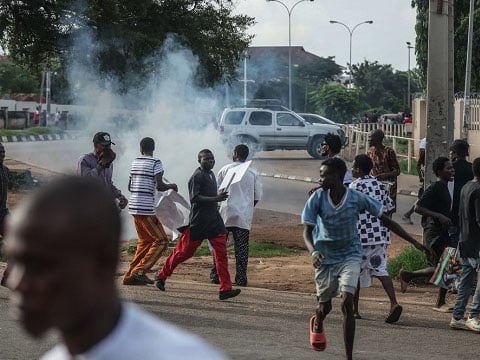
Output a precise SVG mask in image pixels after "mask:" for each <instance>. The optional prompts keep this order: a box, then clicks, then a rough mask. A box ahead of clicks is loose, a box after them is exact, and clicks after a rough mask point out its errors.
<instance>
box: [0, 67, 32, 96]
mask: <svg viewBox="0 0 480 360" xmlns="http://www.w3.org/2000/svg"><path fill="white" fill-rule="evenodd" d="M0 84H1V85H0V86H1V89H0V91H1V92H2V93H3V94H18V93H36V92H38V90H39V89H40V80H39V76H35V75H33V74H32V72H31V71H29V70H28V69H26V68H25V67H24V66H21V65H16V64H13V63H11V62H8V61H2V62H0Z"/></svg>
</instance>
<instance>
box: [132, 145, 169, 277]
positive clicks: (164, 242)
mask: <svg viewBox="0 0 480 360" xmlns="http://www.w3.org/2000/svg"><path fill="white" fill-rule="evenodd" d="M154 150H155V141H154V140H153V139H152V138H149V137H146V138H143V139H142V140H141V141H140V152H141V154H142V156H139V157H137V158H136V159H135V160H133V162H132V165H131V167H130V180H129V182H128V190H129V191H130V192H131V195H130V201H129V203H128V212H129V213H130V214H131V215H133V219H134V221H135V228H136V230H137V234H138V244H137V251H136V252H135V256H134V257H133V260H132V263H131V264H130V267H129V269H128V271H127V272H126V273H125V275H124V277H123V284H124V285H146V284H153V283H154V282H153V280H151V279H150V278H149V277H148V276H147V275H146V273H148V272H149V271H150V269H151V268H152V266H153V265H155V263H156V262H157V261H158V259H159V258H160V256H162V254H163V253H164V252H165V250H166V249H167V246H168V238H167V235H166V234H165V230H164V229H163V226H162V224H161V223H160V221H159V220H158V218H157V217H156V215H155V189H156V190H158V191H167V190H170V189H172V190H174V191H177V190H178V188H177V185H175V184H165V183H164V182H163V165H162V162H161V161H160V159H157V158H154V157H153V151H154Z"/></svg>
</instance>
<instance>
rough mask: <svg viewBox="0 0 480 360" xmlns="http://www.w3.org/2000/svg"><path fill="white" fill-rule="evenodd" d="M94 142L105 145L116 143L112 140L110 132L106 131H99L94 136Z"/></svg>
mask: <svg viewBox="0 0 480 360" xmlns="http://www.w3.org/2000/svg"><path fill="white" fill-rule="evenodd" d="M93 144H94V145H97V144H101V145H103V146H108V145H111V144H113V145H115V143H114V142H112V139H111V138H110V134H109V133H106V132H97V133H96V134H95V136H94V137H93Z"/></svg>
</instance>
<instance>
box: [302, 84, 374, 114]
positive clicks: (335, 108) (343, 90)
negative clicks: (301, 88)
mask: <svg viewBox="0 0 480 360" xmlns="http://www.w3.org/2000/svg"><path fill="white" fill-rule="evenodd" d="M309 95H310V101H311V102H312V103H313V104H314V106H315V112H317V113H319V114H323V115H325V116H326V117H327V118H329V119H332V120H333V121H336V122H339V123H347V122H349V121H350V120H351V119H352V118H353V117H355V116H357V115H358V113H359V110H360V109H362V108H364V105H363V104H362V102H361V100H360V90H359V89H356V88H354V89H348V88H347V87H346V86H344V85H342V84H337V83H331V84H323V85H320V86H318V87H317V88H316V89H314V90H312V91H311V92H310V94H309Z"/></svg>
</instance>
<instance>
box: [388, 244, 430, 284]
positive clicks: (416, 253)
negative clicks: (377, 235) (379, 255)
mask: <svg viewBox="0 0 480 360" xmlns="http://www.w3.org/2000/svg"><path fill="white" fill-rule="evenodd" d="M428 266H429V264H428V261H427V257H426V256H425V254H424V253H423V252H422V251H420V250H417V249H415V248H414V247H412V246H411V247H408V248H406V249H404V250H402V251H401V252H400V253H399V254H398V255H397V256H396V257H394V258H393V259H389V261H388V265H387V270H388V274H389V275H390V277H392V278H397V277H398V274H399V272H400V270H401V269H403V270H406V271H415V270H420V269H424V268H426V267H428Z"/></svg>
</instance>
